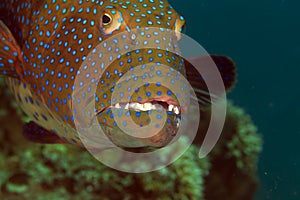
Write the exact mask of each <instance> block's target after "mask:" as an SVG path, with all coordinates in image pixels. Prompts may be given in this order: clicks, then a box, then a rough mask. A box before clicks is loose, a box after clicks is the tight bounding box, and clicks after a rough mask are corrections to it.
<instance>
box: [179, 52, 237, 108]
mask: <svg viewBox="0 0 300 200" xmlns="http://www.w3.org/2000/svg"><path fill="white" fill-rule="evenodd" d="M209 57H210V58H209ZM208 58H209V59H208ZM211 59H212V61H213V62H214V63H215V65H216V66H217V68H218V70H219V72H220V75H221V78H222V80H223V83H224V87H225V89H226V91H227V92H229V91H230V90H231V88H232V87H233V86H234V84H235V82H236V71H235V70H236V67H235V64H234V62H233V61H232V60H231V59H230V58H228V57H226V56H218V55H210V56H198V57H193V58H190V59H187V60H185V67H186V76H187V79H188V80H189V82H190V84H191V86H192V87H193V88H194V92H195V94H196V96H197V99H198V103H199V104H200V105H201V106H202V107H203V106H204V107H207V106H210V105H211V104H212V103H214V102H216V101H218V99H219V97H218V95H217V94H211V93H210V92H209V91H208V87H207V85H206V83H205V80H204V78H203V77H202V76H201V75H200V73H199V72H198V71H197V69H196V68H195V67H194V66H193V65H192V64H191V63H203V67H205V64H206V62H207V61H208V60H210V61H211ZM207 64H208V65H207V66H208V67H209V63H207Z"/></svg>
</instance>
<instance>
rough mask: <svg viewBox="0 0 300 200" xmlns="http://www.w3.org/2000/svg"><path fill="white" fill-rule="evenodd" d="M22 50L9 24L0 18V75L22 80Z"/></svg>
mask: <svg viewBox="0 0 300 200" xmlns="http://www.w3.org/2000/svg"><path fill="white" fill-rule="evenodd" d="M22 74H23V67H22V51H21V48H20V46H19V45H18V44H17V42H16V40H15V38H14V36H13V35H12V33H11V32H10V30H9V29H8V28H7V26H6V25H5V24H4V23H3V22H2V20H0V75H5V76H9V77H13V78H17V79H19V80H21V77H22Z"/></svg>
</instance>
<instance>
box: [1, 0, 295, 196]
mask: <svg viewBox="0 0 300 200" xmlns="http://www.w3.org/2000/svg"><path fill="white" fill-rule="evenodd" d="M170 3H171V4H172V5H173V7H175V9H176V10H177V11H178V12H179V13H181V14H182V15H183V16H184V17H185V19H186V21H187V31H186V34H187V35H189V36H190V37H192V38H193V39H195V40H197V41H198V42H199V43H200V44H201V45H202V46H203V47H204V48H205V49H206V50H207V51H208V52H209V53H211V54H218V55H226V56H229V57H231V58H232V59H233V60H234V61H235V63H236V66H237V72H238V82H237V84H236V86H235V88H234V89H233V90H232V92H231V93H230V94H229V95H228V98H229V99H230V101H231V102H230V103H229V105H228V118H227V123H226V124H225V128H224V132H223V133H222V135H221V138H220V141H219V144H218V145H217V146H216V148H215V149H214V151H213V152H212V153H211V154H210V155H209V157H208V158H206V159H203V160H200V159H198V158H197V157H196V156H195V155H197V152H198V151H199V149H198V146H197V142H196V143H195V145H193V146H192V147H191V148H190V149H189V150H188V151H187V152H186V153H185V154H184V156H182V157H181V158H180V159H179V160H178V161H177V162H175V163H174V164H173V165H170V166H169V167H168V168H165V169H163V170H161V171H158V172H154V173H148V174H141V175H134V174H126V173H122V172H116V171H115V170H112V169H109V168H107V167H106V166H104V165H101V164H99V162H97V161H96V160H95V159H93V158H92V157H91V156H90V155H89V154H88V153H87V152H85V151H83V150H82V149H78V148H76V147H72V146H69V145H39V144H33V143H30V142H28V141H25V139H24V138H23V137H22V134H20V133H21V127H22V123H24V121H27V120H28V118H27V117H25V116H23V118H22V115H23V114H22V112H21V111H20V110H19V109H18V108H17V105H15V102H13V101H12V100H11V95H9V94H8V93H9V92H8V91H7V89H6V87H5V86H4V84H3V80H2V79H0V125H1V126H0V199H13V200H15V199H41V200H44V199H46V200H48V199H64V200H65V199H121V197H122V198H123V199H180V200H181V199H195V200H200V199H208V200H209V199H213V200H217V199H222V200H224V199H230V200H234V199H243V200H247V199H249V200H250V199H253V198H252V196H253V193H254V192H256V195H255V199H257V200H262V199H272V200H273V199H274V200H277V199H278V200H279V199H284V200H293V199H300V194H299V192H300V175H299V170H298V165H299V159H300V158H299V157H300V156H299V153H298V152H300V151H299V150H300V148H299V146H300V145H299V144H298V142H299V138H300V136H299V134H300V128H299V127H298V120H299V119H300V108H299V106H298V104H297V103H298V101H297V100H298V99H299V97H300V91H299V89H298V87H299V83H297V82H298V79H299V78H298V76H299V72H300V69H299V63H300V39H299V35H300V12H299V11H300V1H298V0H261V1H258V0H257V1H253V0H252V1H249V0H190V1H180V0H170ZM297 72H298V73H297ZM241 108H242V109H243V110H244V111H243V110H242V109H241ZM248 114H249V116H250V117H251V120H252V121H251V120H250V118H249V116H248ZM202 116H204V117H203V118H204V122H207V121H208V120H207V118H208V116H209V113H208V114H207V113H204V114H203V115H202V114H201V117H202ZM252 122H253V123H254V125H255V126H257V130H256V128H255V126H254V125H253V124H252ZM204 126H205V125H204ZM201 129H205V127H201ZM200 132H201V131H200ZM256 132H258V133H259V136H261V137H262V138H263V147H262V149H260V145H261V143H260V142H261V140H260V137H259V136H257V135H256ZM198 139H199V138H198ZM247 151H248V152H247ZM241 155H242V156H241ZM257 155H259V162H258V166H257V169H256V165H257V163H256V161H257V159H256V158H257ZM230 170H232V171H230ZM256 170H257V171H256ZM256 174H257V175H258V178H259V183H258V180H257V178H256ZM257 183H258V185H257ZM256 190H257V191H256ZM126 193H127V194H126ZM228 195H231V196H228Z"/></svg>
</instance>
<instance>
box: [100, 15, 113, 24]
mask: <svg viewBox="0 0 300 200" xmlns="http://www.w3.org/2000/svg"><path fill="white" fill-rule="evenodd" d="M102 22H103V24H109V23H110V22H111V19H110V17H109V16H108V15H106V14H105V15H103V17H102Z"/></svg>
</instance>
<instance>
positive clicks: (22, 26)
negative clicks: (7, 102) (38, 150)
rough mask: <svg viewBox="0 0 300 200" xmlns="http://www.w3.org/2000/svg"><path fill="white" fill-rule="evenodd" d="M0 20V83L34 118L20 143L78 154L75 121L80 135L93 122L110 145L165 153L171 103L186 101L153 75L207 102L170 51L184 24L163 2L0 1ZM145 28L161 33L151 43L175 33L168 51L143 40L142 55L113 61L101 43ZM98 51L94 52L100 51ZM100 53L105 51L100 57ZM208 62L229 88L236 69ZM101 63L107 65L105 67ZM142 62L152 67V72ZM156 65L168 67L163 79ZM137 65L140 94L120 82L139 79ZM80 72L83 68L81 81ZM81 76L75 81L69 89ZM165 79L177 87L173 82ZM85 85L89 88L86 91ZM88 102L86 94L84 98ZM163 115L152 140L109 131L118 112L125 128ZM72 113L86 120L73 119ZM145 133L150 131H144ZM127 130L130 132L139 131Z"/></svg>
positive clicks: (176, 113) (172, 118)
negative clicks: (182, 82) (70, 148)
mask: <svg viewBox="0 0 300 200" xmlns="http://www.w3.org/2000/svg"><path fill="white" fill-rule="evenodd" d="M0 13H1V14H0V75H1V76H2V77H5V79H6V81H7V83H8V86H9V88H10V89H11V90H12V93H13V95H14V97H15V99H16V101H17V102H18V104H19V105H20V106H21V108H22V109H23V110H24V112H25V113H26V114H27V115H28V116H29V117H30V118H31V119H32V120H31V121H30V122H28V123H26V124H25V125H24V127H23V135H24V137H25V138H27V139H28V140H29V141H32V142H37V143H44V144H55V143H64V144H74V145H77V146H81V147H83V146H84V144H83V142H82V137H81V136H82V135H83V137H84V134H79V132H80V130H78V126H77V125H76V123H77V121H80V120H82V121H84V122H85V124H84V126H83V127H82V129H84V128H91V127H90V126H91V120H96V121H97V122H98V123H99V124H100V128H101V129H102V130H103V132H104V134H105V136H106V137H107V138H109V141H111V142H112V143H113V144H114V145H116V146H118V147H121V148H142V147H157V148H159V147H163V146H166V145H167V144H169V142H170V141H171V140H172V139H173V138H174V136H175V135H176V131H177V130H178V127H179V126H180V115H181V112H183V108H181V106H180V102H179V100H178V99H179V96H180V95H181V96H184V95H185V94H184V91H182V94H174V92H172V90H170V89H169V88H167V87H165V86H164V85H163V84H162V83H161V82H160V81H159V80H161V79H159V77H160V75H161V74H168V73H169V72H167V71H168V70H170V71H175V72H177V73H180V74H182V75H183V76H184V77H186V79H187V80H189V81H190V83H191V85H192V86H193V88H194V89H195V93H196V96H197V101H199V104H201V105H203V106H206V105H208V104H209V103H207V102H209V94H208V92H207V91H208V90H207V87H206V86H205V83H204V81H203V78H201V74H199V73H198V72H197V71H195V69H194V68H193V66H192V65H191V63H189V62H187V60H185V59H183V58H182V57H181V56H180V55H179V54H178V53H176V52H177V49H179V47H178V41H179V40H180V33H181V32H182V31H183V30H184V28H185V24H186V22H185V20H184V18H183V16H181V15H180V14H178V13H177V11H176V10H175V9H174V8H173V7H172V6H171V5H170V4H169V3H168V1H166V0H131V1H127V0H77V1H70V0H39V1H32V0H2V2H1V3H0ZM149 27H155V28H157V29H159V30H161V32H152V33H154V34H153V35H152V36H151V38H150V36H149V37H148V40H152V41H153V38H157V39H156V40H155V41H158V40H160V39H164V36H163V33H162V32H163V31H164V30H165V32H168V31H167V30H171V31H173V32H174V33H175V34H173V35H172V36H170V38H169V40H170V42H169V43H168V44H169V45H170V48H171V49H172V51H166V50H164V49H162V47H163V46H164V44H160V43H159V42H157V47H155V48H154V47H148V46H147V42H148V41H147V40H145V41H144V45H145V48H143V49H135V50H132V51H129V52H126V53H125V54H123V55H118V56H116V57H115V58H114V60H113V59H111V58H112V55H111V54H112V53H111V54H110V50H111V49H112V48H115V51H117V50H119V49H118V47H115V46H109V45H111V44H108V43H107V42H106V41H108V40H110V39H111V40H110V41H113V42H115V45H116V46H120V45H121V44H122V45H123V44H132V43H135V42H137V41H139V39H140V38H142V37H143V36H144V37H146V36H147V34H146V35H145V32H147V31H149ZM155 33H157V34H155ZM119 35H120V36H121V37H118V36H119ZM116 38H118V40H117V39H116ZM112 44H114V43H112ZM98 46H102V48H100V50H99V49H97V47H98ZM103 49H106V50H107V52H105V53H104V52H102V50H103ZM178 51H179V50H178ZM93 53H94V55H96V56H97V57H98V60H97V62H94V63H93V62H92V60H89V55H91V54H93ZM211 57H212V59H213V61H214V62H215V63H216V66H217V67H218V69H219V71H220V74H221V76H222V78H223V81H224V85H225V88H226V89H227V90H229V89H230V88H231V87H232V86H233V85H234V83H235V80H236V73H235V64H234V63H233V61H232V60H231V59H230V58H228V57H225V56H217V55H212V56H211ZM198 59H199V60H201V59H203V58H201V56H199V57H196V58H194V61H196V62H197V60H198ZM103 60H108V61H111V62H110V64H109V65H107V66H104V67H103V65H104V64H103V63H104V61H103ZM86 63H88V64H86ZM146 63H154V65H153V66H152V68H153V69H152V68H151V66H149V65H145V64H146ZM161 65H167V66H170V67H169V69H168V70H167V71H166V70H164V69H163V68H162V67H161V68H160V66H161ZM82 66H83V68H82ZM135 66H141V67H140V68H139V69H142V68H143V67H144V68H147V67H148V68H147V69H146V71H147V70H148V71H147V72H145V71H144V74H143V76H146V77H148V78H149V77H151V78H152V79H151V80H152V82H150V81H149V82H146V83H144V84H142V85H141V86H139V87H131V86H127V85H126V79H125V80H123V82H120V79H122V78H124V77H125V74H126V73H131V75H132V77H133V79H135V78H136V79H138V78H139V77H138V76H136V75H135V73H137V72H135V71H134V69H135ZM84 67H86V68H88V67H89V68H88V69H89V73H88V72H86V71H85V70H86V69H85V68H84ZM90 69H92V71H91V70H90ZM101 69H103V71H102V72H101V74H99V72H98V70H99V71H101ZM151 70H152V72H153V73H152V74H151ZM90 72H93V73H90ZM79 75H80V76H81V77H83V78H82V79H80V80H79V82H76V81H78V78H77V77H78V76H79ZM82 75H84V76H82ZM143 76H142V77H143ZM95 80H96V82H97V83H95V84H94V82H95ZM147 80H150V79H147ZM172 81H173V82H175V84H174V85H175V87H179V85H178V84H179V83H178V82H179V81H176V80H172ZM92 83H93V86H95V90H94V91H92V92H90V87H89V86H91V84H92ZM76 84H78V85H76ZM75 85H76V87H75ZM82 85H83V87H82V88H81V86H82ZM118 87H120V88H121V89H122V90H121V92H119V93H118V97H119V100H114V98H113V95H114V92H115V93H116V90H117V89H118ZM78 88H81V89H79V94H81V99H80V98H78V99H76V98H74V94H75V96H76V94H77V93H76V92H78ZM76 89H77V90H76ZM83 90H84V91H85V92H83V93H82V91H83ZM80 92H81V93H80ZM87 94H90V95H89V96H88V98H87V97H86V95H87ZM120 98H121V100H120ZM122 98H123V100H122ZM93 103H94V104H93ZM90 104H92V105H90ZM74 105H76V108H77V110H76V109H74ZM86 108H92V109H90V110H86ZM78 109H82V110H80V111H79V110H78ZM162 111H166V112H167V113H168V115H167V121H168V123H165V125H164V126H163V127H161V129H160V131H159V132H158V133H157V134H154V135H152V136H151V137H134V133H133V135H129V134H126V133H124V131H123V130H122V128H120V126H118V124H117V123H116V113H118V115H120V116H122V117H123V118H121V119H122V120H123V121H122V122H121V125H122V126H123V128H125V127H126V119H127V118H129V117H130V118H131V119H132V120H133V121H134V122H135V124H136V125H137V127H139V128H142V127H146V126H147V125H149V124H150V123H151V119H150V115H151V114H153V113H154V114H155V116H157V117H158V116H160V113H161V112H162ZM76 112H82V113H85V114H84V115H82V116H79V117H76ZM79 118H80V120H78V119H79ZM98 128H99V127H98ZM93 130H94V129H93ZM95 130H98V129H97V128H95ZM146 130H147V131H148V132H149V133H151V132H154V130H152V129H150V128H149V129H146ZM135 132H136V133H137V134H138V132H139V129H137V130H136V131H135ZM94 134H97V131H95V132H94ZM88 137H90V136H87V137H86V138H85V139H87V138H88ZM91 140H92V139H91ZM97 142H98V143H99V144H98V143H97V144H94V145H95V146H96V147H95V148H97V145H99V148H101V147H100V146H101V145H100V143H101V141H97Z"/></svg>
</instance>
